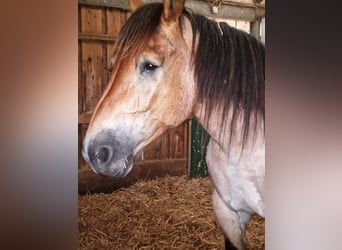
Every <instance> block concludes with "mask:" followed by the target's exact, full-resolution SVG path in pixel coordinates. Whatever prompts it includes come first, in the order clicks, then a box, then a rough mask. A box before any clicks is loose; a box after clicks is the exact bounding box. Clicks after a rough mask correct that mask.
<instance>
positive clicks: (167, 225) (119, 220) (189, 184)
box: [78, 176, 265, 250]
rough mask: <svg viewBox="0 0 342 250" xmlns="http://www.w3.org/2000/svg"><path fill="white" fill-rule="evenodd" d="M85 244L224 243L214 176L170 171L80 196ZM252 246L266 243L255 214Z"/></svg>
mask: <svg viewBox="0 0 342 250" xmlns="http://www.w3.org/2000/svg"><path fill="white" fill-rule="evenodd" d="M78 206H79V207H78V212H79V214H78V229H79V243H78V244H79V249H120V250H121V249H223V248H224V239H223V234H222V232H221V230H220V228H219V226H218V224H217V222H216V220H215V217H214V214H213V211H212V205H211V186H210V182H209V179H208V178H199V179H188V178H187V177H185V176H181V177H164V178H159V179H156V180H151V181H141V182H138V183H136V184H134V185H132V186H130V187H128V188H122V189H119V190H116V191H114V192H113V193H111V194H88V195H83V196H79V205H78ZM246 236H247V239H248V244H249V247H250V249H264V246H265V244H264V241H265V239H264V220H263V219H261V218H260V217H257V216H254V217H253V218H252V220H251V221H250V223H249V224H248V225H247V233H246Z"/></svg>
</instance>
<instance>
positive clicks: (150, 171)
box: [78, 158, 187, 194]
mask: <svg viewBox="0 0 342 250" xmlns="http://www.w3.org/2000/svg"><path fill="white" fill-rule="evenodd" d="M186 166H187V159H186V158H182V159H172V160H171V159H170V160H153V161H142V162H140V163H139V164H135V165H134V167H133V169H132V171H131V173H129V174H128V175H127V176H126V177H124V178H115V177H103V176H100V175H97V174H95V173H94V172H93V171H92V170H91V169H90V168H89V167H86V168H83V169H81V170H79V171H78V193H79V194H86V193H99V192H104V193H107V192H108V193H110V192H112V191H114V190H116V189H118V188H122V187H127V186H129V185H132V184H133V183H135V182H137V181H138V180H142V179H144V180H149V179H154V178H156V177H164V176H181V175H186V174H187V170H186V168H187V167H186Z"/></svg>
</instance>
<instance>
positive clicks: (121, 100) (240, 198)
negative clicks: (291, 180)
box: [82, 0, 265, 249]
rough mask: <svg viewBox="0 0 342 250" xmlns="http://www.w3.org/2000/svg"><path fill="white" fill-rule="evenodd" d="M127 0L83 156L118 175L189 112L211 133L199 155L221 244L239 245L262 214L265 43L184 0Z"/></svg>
mask: <svg viewBox="0 0 342 250" xmlns="http://www.w3.org/2000/svg"><path fill="white" fill-rule="evenodd" d="M130 6H131V9H132V10H133V13H132V15H131V16H130V17H129V19H128V20H127V22H126V23H125V25H124V26H123V27H122V29H121V31H120V33H119V35H118V38H117V41H116V43H115V46H114V50H113V56H112V74H111V77H110V79H109V82H108V86H107V88H106V89H105V91H104V93H103V95H102V97H101V98H100V100H99V102H98V104H97V105H96V107H95V110H94V113H93V115H92V117H91V119H90V123H89V127H88V130H87V133H86V135H85V138H84V141H83V147H82V154H83V157H84V159H85V160H86V161H87V162H88V163H89V165H90V167H91V168H92V169H93V171H94V172H95V173H98V174H100V175H105V176H116V177H124V176H126V175H127V174H128V173H129V172H130V171H131V169H132V167H133V158H134V155H135V154H136V153H137V152H138V151H140V150H141V149H142V148H143V147H145V146H146V145H148V144H149V143H150V142H152V141H153V140H154V139H156V138H157V137H158V136H160V135H161V134H162V133H164V132H165V131H166V130H168V129H170V128H174V127H176V126H178V125H180V124H182V123H183V122H185V121H187V120H189V119H192V118H195V119H197V120H198V122H199V123H200V124H201V125H202V126H203V127H204V128H205V129H206V131H207V132H208V134H209V135H210V141H209V143H208V146H207V153H206V161H207V165H208V172H209V176H210V179H211V183H212V187H213V193H212V204H213V210H214V213H215V216H216V218H217V221H218V223H219V225H220V227H221V228H222V230H223V233H224V235H225V247H226V249H246V246H247V242H246V238H245V226H246V223H247V222H248V221H249V220H250V218H251V216H252V215H253V214H258V215H260V216H261V217H265V200H264V198H265V197H264V194H265V184H264V179H265V128H264V121H265V101H264V100H265V73H264V64H265V62H264V61H265V59H264V57H265V49H264V45H263V44H262V43H261V42H260V41H258V40H257V39H256V38H254V37H253V36H251V35H249V34H248V33H246V32H243V31H240V30H237V29H235V28H233V27H230V26H229V25H227V24H226V23H217V22H214V21H212V20H209V19H208V18H206V17H204V16H202V15H198V14H195V13H192V11H191V10H189V9H187V8H185V7H184V0H164V2H163V3H150V4H146V5H144V4H143V3H142V2H141V0H130Z"/></svg>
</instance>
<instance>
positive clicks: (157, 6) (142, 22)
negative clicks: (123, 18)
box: [113, 3, 163, 62]
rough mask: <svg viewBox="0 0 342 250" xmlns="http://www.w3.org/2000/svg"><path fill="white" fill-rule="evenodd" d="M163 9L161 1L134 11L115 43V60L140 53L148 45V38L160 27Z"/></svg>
mask: <svg viewBox="0 0 342 250" xmlns="http://www.w3.org/2000/svg"><path fill="white" fill-rule="evenodd" d="M162 10H163V5H162V4H161V3H151V4H147V5H144V6H142V7H141V8H139V9H137V10H136V11H135V12H133V13H132V15H131V16H130V17H129V18H128V20H127V22H126V23H125V24H124V26H123V27H122V29H121V30H120V32H119V35H118V39H117V41H116V43H115V44H114V49H113V58H114V61H115V62H118V61H120V60H122V59H123V58H125V57H128V56H134V55H136V54H138V53H139V51H141V49H142V48H143V47H144V46H146V43H147V41H148V39H149V38H150V37H151V36H152V35H153V33H154V32H155V31H156V30H157V28H158V25H159V22H160V17H161V14H162Z"/></svg>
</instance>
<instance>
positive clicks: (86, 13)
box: [81, 6, 102, 33]
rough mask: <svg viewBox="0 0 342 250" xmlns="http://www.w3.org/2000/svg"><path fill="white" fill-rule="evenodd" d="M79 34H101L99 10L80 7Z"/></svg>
mask: <svg viewBox="0 0 342 250" xmlns="http://www.w3.org/2000/svg"><path fill="white" fill-rule="evenodd" d="M81 32H85V33H101V32H102V14H101V8H91V7H84V6H81Z"/></svg>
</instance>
